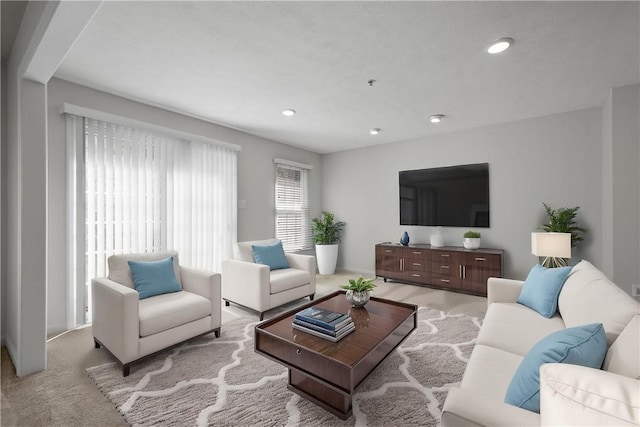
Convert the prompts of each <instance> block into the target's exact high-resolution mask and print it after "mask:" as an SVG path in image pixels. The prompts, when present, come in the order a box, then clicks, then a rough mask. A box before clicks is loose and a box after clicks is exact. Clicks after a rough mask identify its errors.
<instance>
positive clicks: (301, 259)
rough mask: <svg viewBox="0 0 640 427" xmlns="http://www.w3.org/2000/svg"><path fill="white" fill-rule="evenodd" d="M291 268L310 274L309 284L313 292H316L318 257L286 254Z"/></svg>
mask: <svg viewBox="0 0 640 427" xmlns="http://www.w3.org/2000/svg"><path fill="white" fill-rule="evenodd" d="M285 256H286V257H287V261H288V262H289V267H291V268H297V269H298V270H305V271H308V272H309V276H310V279H309V284H310V285H311V286H312V288H313V291H314V292H315V290H316V257H314V256H313V255H302V254H292V253H287V254H285Z"/></svg>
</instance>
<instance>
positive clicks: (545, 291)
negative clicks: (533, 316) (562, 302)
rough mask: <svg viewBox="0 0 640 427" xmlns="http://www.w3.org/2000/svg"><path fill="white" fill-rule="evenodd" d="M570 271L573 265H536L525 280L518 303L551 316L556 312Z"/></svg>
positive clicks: (545, 315) (548, 316)
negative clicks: (548, 266)
mask: <svg viewBox="0 0 640 427" xmlns="http://www.w3.org/2000/svg"><path fill="white" fill-rule="evenodd" d="M569 273H571V267H559V268H545V267H543V266H541V265H535V266H534V267H533V268H532V269H531V271H530V272H529V275H528V276H527V279H526V280H525V281H524V285H523V286H522V291H520V296H519V297H518V303H520V304H522V305H526V306H527V307H529V308H531V309H533V310H535V311H537V312H538V313H540V314H542V315H543V316H544V317H546V318H550V317H551V316H553V315H554V314H556V310H557V309H558V296H559V295H560V290H561V289H562V285H564V282H565V280H567V277H568V276H569Z"/></svg>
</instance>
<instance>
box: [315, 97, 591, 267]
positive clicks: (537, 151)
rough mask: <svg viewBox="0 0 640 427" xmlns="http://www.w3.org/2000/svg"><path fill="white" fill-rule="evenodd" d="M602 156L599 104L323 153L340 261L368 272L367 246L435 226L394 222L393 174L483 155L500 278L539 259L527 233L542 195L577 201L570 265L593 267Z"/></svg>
mask: <svg viewBox="0 0 640 427" xmlns="http://www.w3.org/2000/svg"><path fill="white" fill-rule="evenodd" d="M601 157H602V109H601V108H591V109H587V110H581V111H575V112H569V113H564V114H554V115H550V116H546V117H539V118H534V119H529V120H523V121H518V122H511V123H505V124H499V125H494V126H487V127H483V128H477V129H471V130H467V131H461V132H455V133H449V134H442V135H437V136H434V137H430V138H426V139H421V140H416V141H409V142H404V143H396V144H389V145H383V146H376V147H371V148H365V149H358V150H353V151H347V152H340V153H334V154H329V155H326V156H325V157H324V182H323V188H322V194H323V196H322V197H323V208H324V209H328V210H330V211H333V212H334V213H335V214H336V215H337V217H338V218H340V219H341V220H343V221H345V222H346V223H347V226H346V228H345V233H344V238H343V244H342V246H341V250H340V258H339V266H340V267H342V268H346V269H349V270H355V271H359V272H363V273H373V272H374V270H375V258H374V245H375V244H376V243H378V242H383V241H393V242H397V241H398V240H399V238H400V235H401V233H402V231H403V230H407V231H408V233H409V235H410V237H411V241H412V242H414V243H428V242H429V237H430V235H431V233H432V232H434V231H435V228H433V227H405V226H400V225H399V223H400V222H399V212H398V171H400V170H406V169H420V168H429V167H438V166H448V165H456V164H467V163H481V162H488V163H489V168H490V197H491V227H490V228H487V229H480V231H481V232H482V246H483V247H495V248H501V249H504V250H505V259H504V267H505V271H504V275H505V276H506V277H510V278H520V279H522V278H524V277H526V274H527V273H528V271H529V270H530V269H531V267H532V266H533V265H534V263H536V262H537V259H536V257H534V256H533V255H531V243H530V238H531V237H530V233H531V232H532V231H536V228H537V227H538V226H539V225H540V224H542V223H543V222H544V220H545V214H544V208H543V206H542V203H543V202H546V203H547V204H549V205H550V206H552V207H573V206H579V207H580V211H579V214H578V220H579V222H580V223H581V225H583V226H584V227H585V228H587V229H588V230H589V231H588V233H587V234H586V237H585V241H584V242H583V244H582V246H581V247H579V248H577V250H574V252H573V257H572V263H574V264H575V263H576V262H577V261H578V260H580V259H582V258H584V259H588V260H590V261H591V262H593V263H594V264H595V265H600V264H601V263H602V232H601V229H602V226H601V224H602V158H601ZM466 230H467V229H466V228H454V227H444V228H443V234H444V240H445V244H447V245H456V246H460V245H461V244H462V234H463V233H464V232H465V231H466Z"/></svg>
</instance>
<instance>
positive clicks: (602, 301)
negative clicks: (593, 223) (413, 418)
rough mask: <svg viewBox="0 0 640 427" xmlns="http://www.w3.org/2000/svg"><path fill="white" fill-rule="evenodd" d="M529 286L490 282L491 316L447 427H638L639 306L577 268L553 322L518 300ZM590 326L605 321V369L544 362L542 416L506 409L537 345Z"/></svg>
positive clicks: (445, 419) (585, 266)
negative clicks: (509, 392)
mask: <svg viewBox="0 0 640 427" xmlns="http://www.w3.org/2000/svg"><path fill="white" fill-rule="evenodd" d="M523 284H524V282H522V281H517V280H509V279H498V278H491V279H489V281H488V296H487V299H488V308H487V314H486V317H485V319H484V322H483V325H482V328H481V329H480V333H479V335H478V338H477V343H476V346H475V348H474V350H473V352H472V355H471V358H470V360H469V364H468V365H467V368H466V370H465V372H464V376H463V379H462V382H461V384H460V386H459V387H455V388H453V389H451V390H450V392H449V394H448V396H447V399H446V401H445V404H444V407H443V412H442V425H443V426H445V427H449V426H455V427H463V426H534V425H535V426H539V425H565V426H566V425H615V426H626V425H640V304H639V303H638V302H637V301H636V300H634V299H633V298H632V297H631V296H629V295H627V294H626V293H625V292H624V291H623V290H622V289H620V288H619V287H618V286H616V285H615V284H614V283H612V282H610V281H609V280H608V279H607V278H606V276H605V275H604V274H603V273H602V272H601V271H599V270H598V269H597V268H595V267H594V266H593V265H592V264H590V263H589V262H587V261H581V262H580V263H579V264H577V265H576V266H575V267H574V268H573V269H572V270H571V273H570V274H569V277H568V278H567V280H566V282H565V283H564V286H563V287H562V290H561V292H560V296H559V298H558V313H556V314H555V315H554V316H553V317H551V318H549V319H547V318H545V317H543V316H542V315H540V314H538V313H537V312H536V311H534V310H532V309H530V308H528V307H525V306H524V305H521V304H519V303H517V302H516V300H517V299H518V296H519V295H520V291H521V289H522V286H523ZM591 323H602V325H603V326H604V331H605V334H606V340H607V353H606V357H605V360H604V363H603V366H602V370H598V369H593V368H585V367H581V366H576V365H569V364H561V363H549V364H543V365H542V366H541V368H540V370H539V372H540V413H539V414H538V413H536V412H531V411H528V410H525V409H521V408H518V407H516V406H512V405H509V404H507V403H504V399H505V394H506V391H507V388H508V387H509V384H510V382H511V379H512V377H513V376H514V373H515V372H516V370H517V369H518V367H519V366H520V363H521V362H522V360H523V359H524V358H525V356H526V355H527V353H528V352H529V350H531V348H532V347H533V346H534V345H535V344H536V343H537V342H538V341H540V340H541V339H542V338H544V337H545V336H547V335H549V334H550V333H553V332H555V331H559V330H561V329H564V328H571V327H575V326H581V325H586V324H591Z"/></svg>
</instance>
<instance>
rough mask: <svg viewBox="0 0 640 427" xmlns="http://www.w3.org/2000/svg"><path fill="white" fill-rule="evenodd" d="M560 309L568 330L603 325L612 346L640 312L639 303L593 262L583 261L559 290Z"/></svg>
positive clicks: (574, 268)
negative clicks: (574, 327)
mask: <svg viewBox="0 0 640 427" xmlns="http://www.w3.org/2000/svg"><path fill="white" fill-rule="evenodd" d="M558 309H559V311H560V314H561V315H562V319H563V320H564V323H565V325H567V327H572V326H579V325H585V324H587V323H602V324H603V325H604V330H605V332H606V334H607V345H611V344H612V343H613V341H615V339H616V338H617V337H618V335H619V334H620V332H622V330H623V329H624V328H625V327H626V326H627V324H628V323H629V321H631V318H632V317H633V316H635V315H636V314H637V313H638V312H639V311H640V304H638V302H637V301H636V300H634V299H633V298H632V297H631V296H630V295H628V294H627V293H626V292H624V291H623V290H622V289H620V287H618V286H616V285H615V284H614V283H612V282H611V281H609V279H607V277H606V276H605V275H604V273H602V272H601V271H600V270H598V269H597V268H595V267H594V266H593V265H592V264H591V263H590V262H588V261H580V262H579V263H578V264H577V265H576V266H575V267H573V269H572V270H571V273H570V274H569V277H568V278H567V281H566V282H565V283H564V286H563V287H562V291H560V297H559V298H558Z"/></svg>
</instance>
